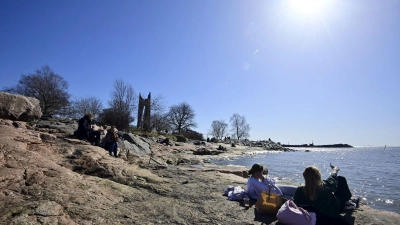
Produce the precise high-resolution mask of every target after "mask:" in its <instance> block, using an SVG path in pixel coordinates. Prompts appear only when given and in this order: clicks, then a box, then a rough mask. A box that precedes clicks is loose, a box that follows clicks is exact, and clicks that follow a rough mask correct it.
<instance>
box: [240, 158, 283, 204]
mask: <svg viewBox="0 0 400 225" xmlns="http://www.w3.org/2000/svg"><path fill="white" fill-rule="evenodd" d="M248 174H249V175H250V178H249V179H248V180H247V188H246V193H247V195H248V196H249V198H251V199H254V200H257V199H258V197H259V196H260V194H261V192H263V191H267V192H268V191H269V188H270V185H272V187H271V193H275V194H279V195H282V191H281V190H280V189H279V188H277V187H275V180H274V179H271V178H269V177H267V175H268V168H267V167H265V168H264V167H263V166H262V165H261V164H259V163H256V164H254V165H253V166H252V167H251V169H250V170H249V172H248Z"/></svg>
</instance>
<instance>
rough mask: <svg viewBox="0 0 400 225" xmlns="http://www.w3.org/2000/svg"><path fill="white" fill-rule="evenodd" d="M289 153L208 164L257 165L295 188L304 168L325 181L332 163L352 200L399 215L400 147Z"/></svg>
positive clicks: (271, 175) (302, 180)
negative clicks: (315, 170) (316, 172)
mask: <svg viewBox="0 0 400 225" xmlns="http://www.w3.org/2000/svg"><path fill="white" fill-rule="evenodd" d="M293 149H295V150H296V151H295V152H277V151H265V152H262V153H257V154H247V155H244V156H240V157H236V158H229V159H222V160H214V161H212V162H213V163H216V164H220V165H236V166H244V167H246V168H248V169H250V168H251V166H252V165H253V164H254V163H261V164H262V165H264V166H267V167H268V170H269V176H270V177H272V178H275V179H276V180H278V181H285V182H291V183H294V184H297V185H304V179H303V175H302V173H303V171H304V168H305V167H306V166H310V165H313V166H316V167H318V168H319V169H320V171H321V173H322V177H323V179H326V178H328V177H329V175H330V172H331V171H332V169H331V168H330V166H329V163H332V165H334V166H338V167H339V168H340V171H339V175H340V176H344V177H346V179H347V183H348V185H349V187H350V190H351V192H352V194H353V196H354V197H361V201H362V202H363V203H364V204H366V205H369V206H371V207H372V208H375V209H380V210H387V211H392V212H396V213H400V189H399V187H400V176H399V171H400V165H399V162H400V147H386V148H385V147H355V148H293ZM305 150H308V151H307V152H306V151H305Z"/></svg>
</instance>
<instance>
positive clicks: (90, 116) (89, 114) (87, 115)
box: [84, 113, 93, 120]
mask: <svg viewBox="0 0 400 225" xmlns="http://www.w3.org/2000/svg"><path fill="white" fill-rule="evenodd" d="M84 117H85V118H86V119H88V120H93V115H92V114H91V113H88V114H85V116H84Z"/></svg>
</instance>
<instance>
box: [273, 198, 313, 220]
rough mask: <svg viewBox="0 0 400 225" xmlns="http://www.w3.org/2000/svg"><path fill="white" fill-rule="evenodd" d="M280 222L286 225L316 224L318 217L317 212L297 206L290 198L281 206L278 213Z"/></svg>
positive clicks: (277, 216)
mask: <svg viewBox="0 0 400 225" xmlns="http://www.w3.org/2000/svg"><path fill="white" fill-rule="evenodd" d="M276 218H277V219H278V221H279V222H281V223H283V224H285V225H315V222H316V221H317V217H316V215H315V213H313V212H311V213H309V212H308V211H307V210H305V209H303V208H301V207H297V206H296V204H294V202H293V201H292V200H288V201H286V202H285V204H283V205H282V206H281V208H280V209H279V210H278V213H277V214H276Z"/></svg>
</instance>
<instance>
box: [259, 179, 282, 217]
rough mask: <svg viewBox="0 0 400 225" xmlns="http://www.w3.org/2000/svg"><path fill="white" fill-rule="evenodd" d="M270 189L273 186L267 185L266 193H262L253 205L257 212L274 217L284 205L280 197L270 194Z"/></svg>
mask: <svg viewBox="0 0 400 225" xmlns="http://www.w3.org/2000/svg"><path fill="white" fill-rule="evenodd" d="M271 187H273V186H272V185H269V190H268V192H266V191H263V192H261V194H260V196H259V197H258V199H257V202H256V205H255V207H256V209H257V212H259V213H266V214H274V215H275V214H276V213H277V212H278V210H279V209H280V208H281V206H282V204H283V203H284V199H283V198H282V196H281V195H278V194H275V193H272V194H271Z"/></svg>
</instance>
